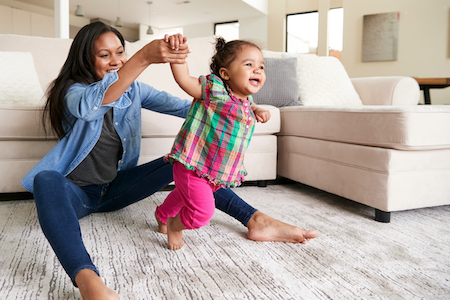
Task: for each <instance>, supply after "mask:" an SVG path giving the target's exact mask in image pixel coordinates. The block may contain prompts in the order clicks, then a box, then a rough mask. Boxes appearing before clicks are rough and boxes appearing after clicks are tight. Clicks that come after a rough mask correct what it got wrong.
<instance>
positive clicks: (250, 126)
mask: <svg viewBox="0 0 450 300" xmlns="http://www.w3.org/2000/svg"><path fill="white" fill-rule="evenodd" d="M186 41H187V39H186V38H185V37H181V38H180V40H179V41H178V43H177V44H176V46H175V47H178V45H181V44H185V43H186ZM210 67H211V74H210V75H207V76H200V78H198V79H197V78H195V77H192V76H190V75H189V70H188V66H187V64H186V63H185V64H171V68H172V73H173V76H174V78H175V80H176V82H177V83H178V84H179V86H180V87H181V88H182V89H183V90H184V91H185V92H186V93H188V94H189V95H191V96H192V97H194V100H193V102H192V105H191V108H190V111H189V115H188V117H187V118H186V121H185V122H184V124H183V126H182V127H181V130H180V132H179V133H178V135H177V137H176V139H175V142H174V144H173V147H172V150H171V152H170V153H169V154H168V155H167V156H166V158H167V159H169V161H170V162H171V163H173V177H174V181H175V186H176V187H175V189H174V190H173V191H172V192H171V193H170V194H169V195H168V197H167V198H166V200H165V201H164V203H163V204H162V205H160V206H159V207H158V208H157V209H156V217H157V220H158V223H159V225H160V231H161V227H162V226H164V225H163V224H167V235H168V242H169V247H170V249H172V250H177V249H180V248H181V247H182V246H183V244H184V243H183V233H182V231H183V230H184V229H197V228H200V227H202V226H205V225H207V224H208V223H209V221H210V220H211V218H212V216H213V214H214V209H215V204H214V197H213V192H214V191H216V190H217V189H219V188H221V187H235V186H239V185H240V184H241V182H242V181H243V180H244V176H245V175H246V173H247V172H246V170H245V168H244V164H243V162H244V153H245V151H246V149H247V147H248V145H249V143H250V139H251V137H252V134H253V130H254V125H255V122H256V121H258V122H262V123H265V122H267V121H268V120H269V118H270V112H269V111H268V110H264V109H261V108H259V107H258V106H257V105H256V104H255V103H254V102H253V100H252V96H251V95H252V94H254V93H256V92H258V91H259V90H260V89H261V87H262V86H263V85H264V82H265V79H266V75H265V73H264V58H263V55H262V52H261V50H260V48H259V47H258V46H256V45H255V44H253V43H251V42H248V41H243V40H235V41H230V42H228V43H227V42H225V40H224V39H223V38H218V39H217V40H216V53H215V54H214V56H213V58H212V62H211V66H210Z"/></svg>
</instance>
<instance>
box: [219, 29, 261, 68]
mask: <svg viewBox="0 0 450 300" xmlns="http://www.w3.org/2000/svg"><path fill="white" fill-rule="evenodd" d="M243 46H253V47H255V48H257V49H259V50H261V48H260V47H259V46H258V45H256V44H255V43H252V42H250V41H246V40H233V41H229V42H226V41H225V39H224V38H222V37H218V38H217V39H216V53H215V54H214V56H213V57H212V59H211V65H210V68H211V73H212V74H214V75H217V76H219V77H220V75H219V70H220V68H228V67H229V66H230V64H231V63H232V62H233V60H234V59H235V58H236V54H237V52H238V51H240V50H241V49H242V47H243Z"/></svg>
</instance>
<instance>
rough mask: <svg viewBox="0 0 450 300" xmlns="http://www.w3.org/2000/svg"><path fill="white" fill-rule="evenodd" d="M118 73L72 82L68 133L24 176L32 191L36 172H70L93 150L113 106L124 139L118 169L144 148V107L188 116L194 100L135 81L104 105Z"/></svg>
mask: <svg viewBox="0 0 450 300" xmlns="http://www.w3.org/2000/svg"><path fill="white" fill-rule="evenodd" d="M118 78H119V77H118V75H117V73H109V74H106V75H105V76H104V77H103V79H102V80H101V81H99V82H96V83H93V84H91V85H89V86H87V85H85V84H81V83H76V84H74V85H72V86H71V87H70V88H69V90H68V91H67V94H66V96H65V97H64V100H65V101H66V104H67V109H68V111H69V117H68V121H69V123H70V124H71V125H72V126H70V125H69V124H66V125H67V127H66V128H65V129H66V132H67V134H66V135H65V136H64V137H63V138H62V139H61V140H60V141H59V142H58V144H56V145H55V147H53V149H52V150H50V152H49V153H47V155H45V156H44V158H42V160H41V161H39V162H38V163H37V164H36V166H35V167H34V168H33V169H31V171H30V172H29V173H28V174H27V175H26V176H25V177H24V178H23V179H22V186H23V187H24V188H25V189H27V190H28V191H30V192H31V193H32V192H33V181H34V177H35V176H36V174H38V173H39V172H41V171H43V170H55V171H58V172H60V173H61V174H63V175H64V176H67V175H68V174H69V173H70V172H72V170H74V169H75V168H76V167H77V166H78V165H79V164H80V163H81V162H82V161H83V160H84V158H85V157H86V156H87V155H88V154H89V153H90V152H91V150H92V149H93V148H94V146H95V144H96V143H97V141H98V139H99V138H100V133H101V130H102V124H103V117H104V115H105V113H106V112H107V111H108V110H109V109H111V107H112V109H114V126H115V129H116V131H117V134H118V135H119V137H120V139H121V141H122V147H123V154H122V159H121V161H120V162H119V165H118V171H119V172H120V170H124V169H129V168H133V167H135V166H136V165H137V163H138V159H139V153H140V148H141V108H146V109H149V110H152V111H156V112H160V113H165V114H170V115H174V116H178V117H183V118H185V117H186V116H187V114H188V112H189V108H190V105H191V101H189V100H181V99H180V98H177V97H174V96H172V95H170V94H168V93H166V92H161V91H158V90H156V89H154V88H153V87H151V86H149V85H147V84H144V83H141V82H138V81H134V82H133V83H132V84H131V86H130V87H129V88H128V89H127V90H126V91H125V93H124V94H123V95H122V96H121V97H120V98H119V100H117V101H115V102H113V103H110V104H106V105H102V104H101V103H102V101H103V97H104V96H105V93H106V91H107V89H108V88H109V87H110V86H111V85H112V84H113V83H114V82H115V81H117V79H118Z"/></svg>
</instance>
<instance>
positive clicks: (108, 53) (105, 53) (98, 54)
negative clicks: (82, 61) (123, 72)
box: [92, 32, 127, 80]
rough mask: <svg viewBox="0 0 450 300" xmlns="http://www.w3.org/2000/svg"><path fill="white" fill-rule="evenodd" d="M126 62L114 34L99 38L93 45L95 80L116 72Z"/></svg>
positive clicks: (120, 45) (106, 34)
mask: <svg viewBox="0 0 450 300" xmlns="http://www.w3.org/2000/svg"><path fill="white" fill-rule="evenodd" d="M126 61H127V58H126V55H125V52H124V49H123V47H122V43H121V42H120V40H119V38H118V37H117V36H116V35H115V33H114V32H107V33H104V34H102V35H101V36H99V38H98V39H97V40H96V41H95V43H94V58H93V62H92V63H93V64H94V68H95V75H96V77H97V78H96V79H97V80H101V79H103V76H105V75H106V74H107V73H111V72H117V71H118V70H119V69H120V68H121V67H122V66H123V64H124V63H125V62H126Z"/></svg>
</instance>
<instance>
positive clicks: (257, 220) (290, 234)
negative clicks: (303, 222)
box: [247, 211, 317, 244]
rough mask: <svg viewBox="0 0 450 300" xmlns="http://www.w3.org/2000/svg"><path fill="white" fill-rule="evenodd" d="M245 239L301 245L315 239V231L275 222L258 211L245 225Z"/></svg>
mask: <svg viewBox="0 0 450 300" xmlns="http://www.w3.org/2000/svg"><path fill="white" fill-rule="evenodd" d="M247 228H248V234H247V237H248V238H249V239H250V240H253V241H272V242H285V243H302V244H306V241H309V240H311V239H314V238H316V237H317V232H316V231H315V230H305V229H302V228H300V227H296V226H292V225H289V224H286V223H283V222H281V221H278V220H275V219H273V218H271V217H269V216H268V215H266V214H263V213H262V212H260V211H257V212H256V213H254V214H253V216H252V218H251V219H250V221H249V222H248V223H247Z"/></svg>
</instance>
